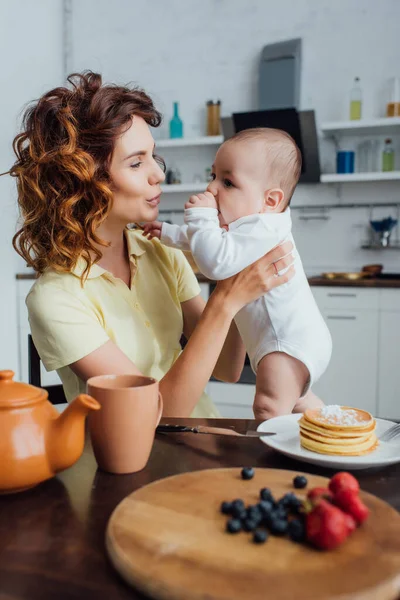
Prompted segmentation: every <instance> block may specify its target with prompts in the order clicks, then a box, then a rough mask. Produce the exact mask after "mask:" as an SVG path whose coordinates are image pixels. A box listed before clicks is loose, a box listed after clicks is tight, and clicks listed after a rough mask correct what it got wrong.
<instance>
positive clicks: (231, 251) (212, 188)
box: [144, 128, 332, 420]
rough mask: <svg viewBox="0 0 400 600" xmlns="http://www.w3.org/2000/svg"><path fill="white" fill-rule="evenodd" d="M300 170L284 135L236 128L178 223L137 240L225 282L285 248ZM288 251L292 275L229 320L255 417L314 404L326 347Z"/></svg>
mask: <svg viewBox="0 0 400 600" xmlns="http://www.w3.org/2000/svg"><path fill="white" fill-rule="evenodd" d="M300 173H301V153H300V151H299V149H298V147H297V146H296V144H295V142H294V140H293V139H292V138H291V137H290V135H288V134H287V133H285V132H284V131H280V130H277V129H267V128H257V129H247V130H245V131H241V132H240V133H238V134H236V135H235V136H234V137H232V138H230V139H229V140H227V141H226V142H224V143H223V144H222V146H221V147H220V148H219V150H218V152H217V155H216V158H215V162H214V165H213V168H212V181H211V182H210V184H209V186H208V188H207V191H206V192H204V193H203V194H198V195H195V196H192V197H191V198H190V200H189V202H187V203H186V204H185V225H183V226H181V227H180V226H178V225H171V224H168V223H161V222H158V221H156V222H154V223H149V224H147V225H146V226H145V230H144V234H145V235H148V236H149V237H150V238H152V237H157V238H159V239H160V240H161V242H162V243H164V244H166V245H168V246H172V247H174V248H180V249H181V250H185V251H190V252H191V253H192V255H193V257H194V259H195V261H196V263H197V265H198V267H199V269H200V271H201V272H202V273H203V274H204V275H205V276H206V277H208V278H209V279H212V280H220V279H227V278H228V277H231V276H232V275H235V274H236V273H239V272H240V271H242V270H243V269H244V268H245V267H247V266H248V265H249V264H251V263H253V262H255V261H256V260H258V259H259V258H261V256H263V255H264V254H266V253H267V252H268V251H269V250H271V249H272V248H274V247H275V246H277V245H278V244H280V243H281V242H283V241H285V240H290V241H291V242H292V243H293V244H294V241H293V237H292V234H291V217H290V208H289V204H290V200H291V197H292V195H293V192H294V190H295V187H296V185H297V182H298V180H299V177H300ZM293 254H294V257H295V261H294V266H295V271H296V273H295V275H294V277H293V278H292V279H291V280H290V281H289V282H288V283H286V284H284V285H282V286H279V287H277V288H275V289H273V290H271V291H270V292H268V293H267V294H265V295H264V296H262V297H261V298H259V299H258V300H255V301H254V302H251V303H250V304H248V305H247V306H245V307H244V308H242V309H241V310H240V311H239V312H238V313H237V315H236V317H235V322H236V325H237V328H238V330H239V333H240V335H241V337H242V339H243V342H244V345H245V347H246V350H247V353H248V355H249V357H250V363H251V366H252V369H253V371H254V372H255V373H256V393H255V398H254V405H253V410H254V415H255V417H256V418H257V419H263V420H264V419H268V418H270V417H274V416H278V415H283V414H288V413H291V412H304V410H305V409H306V408H317V407H320V406H323V403H322V401H321V400H320V399H319V398H318V397H317V396H315V394H313V393H312V392H311V386H312V385H313V384H314V383H315V382H316V381H317V380H318V379H319V378H320V377H321V375H322V373H323V372H324V371H325V369H326V367H327V365H328V363H329V360H330V357H331V351H332V342H331V337H330V334H329V330H328V328H327V326H326V324H325V322H324V320H323V318H322V316H321V314H320V312H319V310H318V307H317V305H316V303H315V300H314V297H313V295H312V293H311V290H310V286H309V285H308V281H307V278H306V275H305V273H304V269H303V266H302V263H301V260H300V257H299V256H298V253H297V252H296V249H295V248H294V250H293ZM275 268H276V267H275ZM276 275H277V276H279V273H277V274H276Z"/></svg>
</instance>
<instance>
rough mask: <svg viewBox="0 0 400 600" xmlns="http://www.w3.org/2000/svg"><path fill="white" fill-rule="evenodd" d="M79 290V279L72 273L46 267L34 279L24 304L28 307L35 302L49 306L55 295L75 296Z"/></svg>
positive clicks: (80, 288)
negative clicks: (45, 269) (46, 268)
mask: <svg viewBox="0 0 400 600" xmlns="http://www.w3.org/2000/svg"><path fill="white" fill-rule="evenodd" d="M81 290H82V287H81V280H80V278H79V277H77V276H76V275H74V274H73V273H69V272H59V271H55V270H54V269H48V270H47V271H45V272H44V273H42V274H41V275H40V276H39V277H38V278H37V279H36V281H35V283H34V284H33V286H32V287H31V289H30V291H29V293H28V295H27V297H26V304H27V306H28V308H34V306H35V305H37V304H40V305H41V306H44V304H46V305H48V306H49V305H50V304H51V303H52V302H53V301H54V300H55V299H56V298H57V297H60V296H75V297H76V296H77V295H80V293H81Z"/></svg>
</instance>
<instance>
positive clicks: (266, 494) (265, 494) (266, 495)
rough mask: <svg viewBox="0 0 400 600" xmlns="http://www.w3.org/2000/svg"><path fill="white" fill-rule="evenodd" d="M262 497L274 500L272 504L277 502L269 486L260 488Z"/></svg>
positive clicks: (262, 498)
mask: <svg viewBox="0 0 400 600" xmlns="http://www.w3.org/2000/svg"><path fill="white" fill-rule="evenodd" d="M260 498H261V500H268V501H269V502H272V504H274V503H275V500H274V497H273V495H272V492H271V490H269V489H268V488H262V489H261V490H260Z"/></svg>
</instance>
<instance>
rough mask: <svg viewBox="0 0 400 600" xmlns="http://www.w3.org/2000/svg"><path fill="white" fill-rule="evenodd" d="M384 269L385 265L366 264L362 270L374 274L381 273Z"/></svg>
mask: <svg viewBox="0 0 400 600" xmlns="http://www.w3.org/2000/svg"><path fill="white" fill-rule="evenodd" d="M382 270H383V265H364V266H363V268H362V269H361V271H362V272H363V273H370V274H371V275H373V276H376V275H380V274H381V273H382Z"/></svg>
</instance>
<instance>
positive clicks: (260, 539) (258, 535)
mask: <svg viewBox="0 0 400 600" xmlns="http://www.w3.org/2000/svg"><path fill="white" fill-rule="evenodd" d="M267 539H268V533H267V532H266V531H265V530H264V529H257V530H256V531H255V532H254V534H253V542H254V543H255V544H263V543H264V542H266V541H267Z"/></svg>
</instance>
